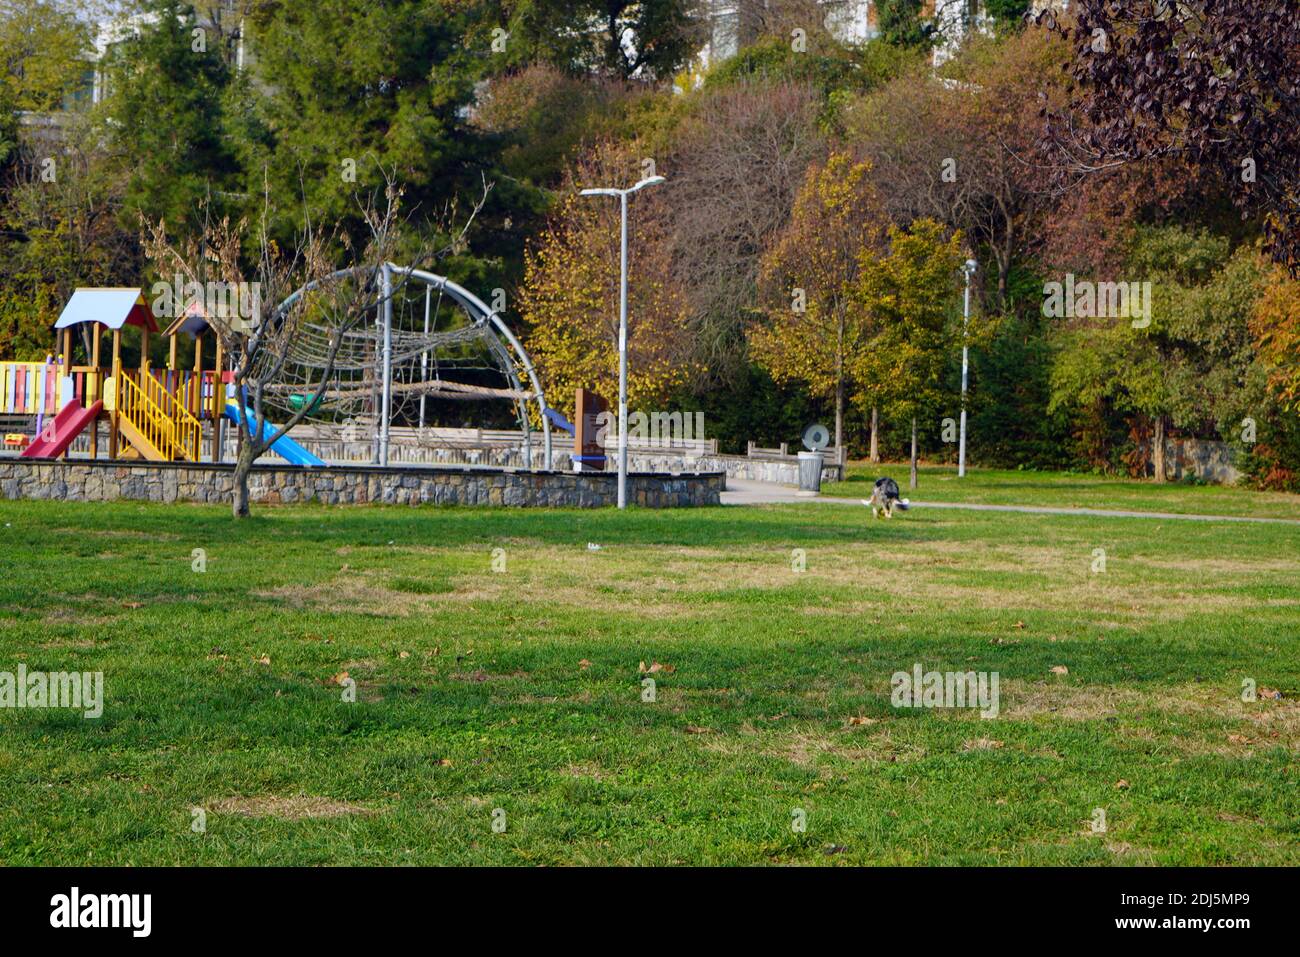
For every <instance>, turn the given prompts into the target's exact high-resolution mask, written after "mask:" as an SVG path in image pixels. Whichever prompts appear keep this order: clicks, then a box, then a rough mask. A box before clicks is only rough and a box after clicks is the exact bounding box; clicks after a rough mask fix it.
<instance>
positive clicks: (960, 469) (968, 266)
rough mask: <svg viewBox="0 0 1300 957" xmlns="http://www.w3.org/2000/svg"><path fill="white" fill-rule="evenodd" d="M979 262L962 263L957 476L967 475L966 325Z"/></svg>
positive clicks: (967, 356) (967, 360)
mask: <svg viewBox="0 0 1300 957" xmlns="http://www.w3.org/2000/svg"><path fill="white" fill-rule="evenodd" d="M978 268H979V263H977V262H975V260H973V259H968V260H966V262H965V263H963V264H962V267H961V271H962V272H963V273H965V274H966V304H965V306H964V307H963V309H962V320H961V437H960V439H959V440H958V443H957V477H958V478H964V477H965V475H966V381H967V377H968V374H969V371H970V347H969V346H968V345H967V344H966V327H967V326H969V325H970V281H971V277H972V276H974V275H975V270H976V269H978Z"/></svg>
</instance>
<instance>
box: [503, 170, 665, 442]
mask: <svg viewBox="0 0 1300 957" xmlns="http://www.w3.org/2000/svg"><path fill="white" fill-rule="evenodd" d="M639 162H640V160H639V159H637V158H636V155H635V151H634V150H633V149H623V148H617V149H616V148H613V147H610V146H605V147H601V148H597V149H596V150H594V151H593V152H592V154H590V155H589V156H588V157H587V158H586V159H584V161H583V162H581V163H580V164H579V165H578V166H577V168H575V170H574V171H573V174H572V176H571V177H570V181H569V182H568V183H567V184H566V188H565V192H566V193H567V195H566V197H565V199H564V200H562V201H561V203H560V205H559V207H558V208H557V209H556V211H555V213H554V215H553V216H552V217H551V219H550V222H549V223H548V225H547V228H546V229H545V231H544V232H543V233H542V235H541V237H540V238H539V239H538V241H536V242H535V243H533V244H532V245H530V247H529V248H528V250H527V251H526V254H525V264H524V282H523V286H522V288H521V290H520V293H519V308H520V312H521V314H522V315H523V318H524V322H525V323H526V326H527V330H528V331H527V346H528V352H529V354H530V355H531V356H532V359H533V363H534V365H535V366H536V367H537V370H538V372H539V374H540V375H541V377H542V381H543V382H544V383H545V386H546V392H547V402H548V404H549V405H551V406H553V407H554V408H556V409H559V410H560V411H561V412H563V413H565V414H566V415H569V416H572V415H573V412H574V408H573V406H574V392H575V390H576V389H577V388H578V387H583V388H587V389H593V390H595V391H596V392H598V393H599V394H600V395H602V396H603V397H605V398H606V399H608V400H610V401H611V402H612V401H613V399H614V398H615V397H616V396H617V394H618V325H619V321H618V306H619V205H618V203H617V202H615V201H614V200H611V199H609V198H608V197H585V196H579V195H578V190H579V189H580V188H582V187H586V186H611V185H613V186H616V185H626V184H630V183H633V182H635V181H636V180H638V179H639V178H640V177H641V169H640V167H639V165H638V164H639ZM670 185H671V181H670ZM670 185H669V186H660V187H658V188H657V189H655V190H647V191H645V192H643V193H638V194H636V195H635V196H633V197H631V198H630V200H629V204H628V304H627V312H628V339H627V351H628V405H629V406H631V407H633V408H635V407H637V406H643V407H644V406H654V405H655V404H658V403H663V402H665V401H667V400H668V398H669V397H670V396H671V395H672V394H673V393H674V391H675V390H677V389H678V388H679V387H680V386H681V385H682V384H683V383H684V382H685V381H686V380H687V377H688V375H689V373H690V348H689V335H688V329H687V305H686V299H685V296H684V295H683V293H682V292H681V290H680V289H679V288H677V287H676V286H674V285H673V283H672V282H671V281H670V279H669V275H670V268H669V267H670V259H671V255H670V252H669V248H668V244H667V241H666V238H667V236H668V229H667V218H668V217H667V212H666V209H667V206H666V204H665V203H664V201H663V200H662V198H661V197H660V196H657V195H656V193H660V192H662V191H665V190H667V189H669V188H670Z"/></svg>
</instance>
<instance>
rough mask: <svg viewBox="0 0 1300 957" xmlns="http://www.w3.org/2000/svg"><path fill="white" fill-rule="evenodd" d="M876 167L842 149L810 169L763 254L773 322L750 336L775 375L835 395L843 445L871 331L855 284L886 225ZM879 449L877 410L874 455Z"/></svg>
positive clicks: (755, 350) (767, 311) (768, 311)
mask: <svg viewBox="0 0 1300 957" xmlns="http://www.w3.org/2000/svg"><path fill="white" fill-rule="evenodd" d="M870 172H871V166H870V164H869V163H863V162H857V163H855V162H854V161H853V158H852V157H851V156H849V155H848V154H847V153H843V152H836V153H832V154H831V156H830V157H829V159H828V160H827V161H826V163H825V164H814V165H813V166H811V167H810V168H809V170H808V175H807V177H806V179H805V181H804V185H803V187H802V188H801V189H800V191H799V194H798V196H797V197H796V198H795V203H794V209H793V210H792V211H791V216H790V222H789V223H788V224H787V226H786V228H785V229H784V230H783V231H782V232H781V233H780V235H779V236H778V237H777V239H776V241H775V242H774V244H773V245H772V248H771V249H770V250H769V251H768V253H767V254H766V255H765V256H764V258H763V264H762V270H761V272H760V277H759V283H760V289H761V290H762V291H763V298H764V303H765V308H764V315H765V317H766V320H767V321H766V322H765V323H764V324H763V325H761V326H759V327H758V328H756V329H755V330H754V331H753V332H752V333H751V334H750V350H751V353H752V355H753V357H754V359H755V361H757V362H758V363H759V364H760V365H762V366H763V367H765V368H766V369H767V370H768V371H769V372H770V373H771V374H772V378H773V379H775V380H776V381H777V382H780V383H787V382H802V383H805V384H806V385H807V387H808V390H809V392H810V393H812V394H813V395H814V396H816V397H818V398H821V399H831V400H833V401H834V403H835V447H836V448H837V449H843V448H844V406H845V402H846V401H847V400H848V398H849V397H850V392H851V390H852V388H853V383H852V377H851V368H852V359H853V356H854V355H855V354H856V353H857V352H858V351H859V350H860V349H861V348H862V347H863V344H864V343H865V342H866V340H867V338H868V337H869V334H870V328H869V324H868V322H867V314H866V313H865V312H864V311H863V310H862V309H861V308H860V307H859V306H858V304H857V303H856V301H855V298H854V289H855V286H856V284H857V281H858V274H859V272H860V270H861V269H862V265H863V263H864V262H867V261H869V260H870V258H871V257H872V256H874V255H876V254H877V253H878V252H879V251H880V249H881V246H882V241H883V239H884V235H885V229H886V226H887V225H888V218H887V217H886V216H885V213H884V209H883V205H882V204H881V202H880V198H879V197H878V196H877V194H876V191H875V189H874V187H873V186H872V185H871V180H870V175H869V174H870ZM876 451H877V446H876V419H875V416H874V414H873V416H872V429H871V456H872V460H873V461H875V460H876Z"/></svg>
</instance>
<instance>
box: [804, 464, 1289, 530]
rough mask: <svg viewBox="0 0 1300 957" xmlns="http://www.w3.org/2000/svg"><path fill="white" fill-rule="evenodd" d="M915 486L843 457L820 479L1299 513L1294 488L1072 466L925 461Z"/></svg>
mask: <svg viewBox="0 0 1300 957" xmlns="http://www.w3.org/2000/svg"><path fill="white" fill-rule="evenodd" d="M920 473H921V474H920V478H919V483H918V484H919V487H918V488H917V490H916V491H915V492H909V491H908V489H907V474H908V464H907V463H906V462H890V463H882V464H879V465H871V464H869V463H867V462H851V463H849V468H848V476H847V479H846V481H844V482H838V483H834V482H831V483H827V484H826V485H824V486H823V487H822V492H823V494H825V495H836V496H847V497H849V498H866V497H868V496H869V495H870V494H871V485H872V483H873V482H875V480H876V479H877V478H879V477H880V476H882V475H888V476H890V477H891V478H893V479H894V481H896V482H898V485H899V487H900V488H901V489H903V494H904V495H906V496H908V497H910V498H914V499H916V500H917V501H921V502H981V503H984V504H988V505H1039V506H1049V507H1052V508H1103V509H1123V510H1129V511H1150V512H1172V513H1177V514H1193V515H1234V516H1236V515H1253V516H1258V517H1263V518H1292V519H1297V520H1300V495H1290V494H1287V493H1284V492H1251V491H1247V490H1244V489H1237V488H1230V487H1227V486H1222V485H1192V484H1184V483H1181V482H1170V483H1168V484H1166V485H1163V486H1161V485H1156V484H1155V483H1154V482H1133V481H1129V480H1126V479H1119V478H1110V477H1107V476H1102V475H1090V474H1084V473H1079V472H1015V471H1006V470H999V469H973V468H967V470H966V477H965V478H962V479H958V478H957V467H956V466H955V465H954V466H939V465H936V466H925V467H922V468H921V470H920Z"/></svg>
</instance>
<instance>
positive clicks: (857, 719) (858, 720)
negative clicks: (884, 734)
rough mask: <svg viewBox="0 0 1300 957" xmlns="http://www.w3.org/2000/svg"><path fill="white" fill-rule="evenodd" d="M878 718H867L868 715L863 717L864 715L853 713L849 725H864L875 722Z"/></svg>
mask: <svg viewBox="0 0 1300 957" xmlns="http://www.w3.org/2000/svg"><path fill="white" fill-rule="evenodd" d="M877 720H878V719H876V718H867V717H863V716H862V715H853V716H852V717H851V718H849V727H850V728H852V727H855V726H857V725H863V724H875V723H876V721H877Z"/></svg>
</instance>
